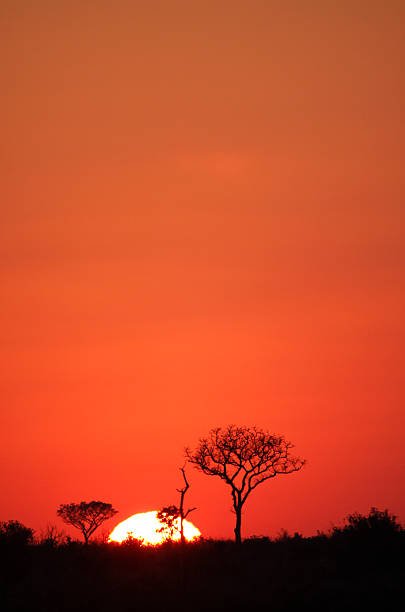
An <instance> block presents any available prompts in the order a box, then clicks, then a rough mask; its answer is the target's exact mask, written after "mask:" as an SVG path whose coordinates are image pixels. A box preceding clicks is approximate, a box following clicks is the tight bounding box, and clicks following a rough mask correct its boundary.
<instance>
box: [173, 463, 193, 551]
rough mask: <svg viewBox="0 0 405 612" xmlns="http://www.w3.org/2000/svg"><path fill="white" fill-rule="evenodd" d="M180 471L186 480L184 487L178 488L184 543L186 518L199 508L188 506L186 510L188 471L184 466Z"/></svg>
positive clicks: (181, 535) (181, 538) (181, 537)
mask: <svg viewBox="0 0 405 612" xmlns="http://www.w3.org/2000/svg"><path fill="white" fill-rule="evenodd" d="M179 469H180V472H181V473H182V475H183V480H184V487H182V488H181V489H177V491H178V492H179V493H180V508H179V513H180V540H181V543H182V544H184V520H185V519H186V518H187V517H188V515H189V514H190V513H191V512H194V510H197V508H188V510H184V497H185V495H186V493H187V491H188V490H189V488H190V485H189V482H188V480H187V476H186V471H185V469H184V467H182V468H179Z"/></svg>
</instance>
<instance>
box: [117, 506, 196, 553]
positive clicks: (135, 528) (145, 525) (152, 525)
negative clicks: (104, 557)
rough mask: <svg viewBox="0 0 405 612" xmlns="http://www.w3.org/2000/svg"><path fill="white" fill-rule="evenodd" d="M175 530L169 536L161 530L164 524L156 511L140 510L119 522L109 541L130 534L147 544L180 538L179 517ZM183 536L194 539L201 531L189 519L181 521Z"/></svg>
mask: <svg viewBox="0 0 405 612" xmlns="http://www.w3.org/2000/svg"><path fill="white" fill-rule="evenodd" d="M175 525H176V527H177V530H176V531H175V533H174V534H173V535H172V536H171V537H170V538H169V537H168V533H167V532H165V531H161V529H162V527H164V524H163V523H162V522H161V521H159V519H158V518H157V512H156V511H152V512H141V513H140V514H134V515H133V516H130V517H129V518H127V519H126V520H125V521H122V522H121V523H119V524H118V525H117V526H116V527H115V528H114V529H113V531H112V532H111V533H110V536H109V538H108V539H109V541H110V542H123V541H124V540H126V539H127V538H128V536H132V537H133V538H136V539H138V540H142V543H143V544H145V545H147V544H153V545H154V544H161V543H162V542H164V541H165V540H167V539H171V540H180V519H177V520H176V521H175ZM183 528H184V537H185V539H186V540H187V541H188V542H191V541H192V540H195V539H197V538H199V537H200V536H201V532H200V530H199V529H197V527H195V525H193V524H192V523H190V521H186V520H184V521H183Z"/></svg>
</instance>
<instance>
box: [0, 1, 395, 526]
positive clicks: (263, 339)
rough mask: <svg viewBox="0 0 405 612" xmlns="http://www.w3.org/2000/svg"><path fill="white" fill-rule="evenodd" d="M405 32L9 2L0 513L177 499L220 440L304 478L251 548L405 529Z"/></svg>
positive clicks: (2, 18) (203, 488) (223, 516)
mask: <svg viewBox="0 0 405 612" xmlns="http://www.w3.org/2000/svg"><path fill="white" fill-rule="evenodd" d="M404 26H405V4H404V3H403V2H402V1H401V0H398V2H397V1H394V0H384V1H382V0H381V1H374V0H367V1H366V0H364V1H362V0H350V1H349V0H342V1H340V2H335V1H332V0H305V1H303V0H278V1H276V0H249V1H247V0H232V1H228V0H204V1H202V0H193V1H192V2H190V1H189V0H182V1H181V0H170V1H169V0H167V1H163V0H160V1H157V0H148V2H146V1H143V0H131V1H129V0H114V2H113V1H112V0H110V1H107V0H97V1H96V0H93V1H91V0H80V1H78V0H58V2H56V3H55V2H54V1H53V0H36V2H31V1H29V0H3V1H2V3H1V7H0V53H1V57H2V66H1V68H0V71H1V72H0V74H1V84H2V96H1V97H0V116H1V123H2V128H1V131H2V137H1V141H0V156H1V164H0V174H1V184H2V188H1V191H2V196H1V219H2V222H1V225H0V270H1V272H0V274H1V284H0V291H1V297H0V319H1V343H0V391H1V409H0V485H1V490H2V492H3V494H2V496H1V500H0V520H9V519H16V520H20V521H22V522H23V523H24V524H26V525H28V526H31V527H33V528H35V529H36V530H37V531H38V532H40V530H41V529H43V528H44V527H45V525H46V524H47V523H52V524H57V525H59V526H62V525H61V523H60V522H58V521H59V519H57V517H56V510H57V508H58V506H59V504H61V503H69V502H73V501H81V500H86V501H90V500H93V499H95V500H98V499H100V500H103V501H106V502H110V503H112V504H113V506H114V507H115V508H117V509H118V510H119V514H118V515H117V516H116V517H115V519H114V520H113V521H111V522H110V524H109V527H110V528H111V529H112V527H113V526H114V525H115V524H116V523H117V522H119V521H121V520H124V519H126V518H127V517H128V516H130V515H132V514H135V513H138V512H146V511H150V510H156V509H160V508H161V507H163V506H165V505H169V504H173V503H178V493H177V492H176V488H179V487H180V486H182V479H181V473H180V472H179V467H181V466H182V465H183V463H184V449H185V447H186V446H189V447H191V448H194V447H195V446H196V444H197V443H198V439H199V438H200V437H202V436H205V435H206V434H207V433H208V431H209V430H210V429H211V428H213V427H216V426H226V425H228V424H230V423H235V424H237V425H247V426H250V425H256V426H258V427H260V428H263V429H266V430H269V431H271V432H274V433H278V434H283V435H285V437H286V438H287V439H288V440H291V441H292V442H293V443H294V444H295V449H294V452H295V453H296V454H298V455H300V456H302V457H305V458H306V459H307V464H306V466H305V468H304V469H303V470H302V471H301V472H298V473H296V474H292V475H289V476H288V477H281V476H280V477H278V478H275V479H272V480H270V481H268V482H266V483H264V484H262V485H261V486H260V487H258V488H257V489H256V490H255V491H254V493H252V496H251V498H250V499H249V500H248V502H247V505H246V506H245V513H244V519H243V520H244V522H243V527H242V529H243V535H244V536H250V535H254V534H255V535H269V536H274V535H276V534H277V533H278V532H280V530H281V529H287V530H288V531H289V532H294V531H299V532H301V533H303V534H304V535H311V534H314V533H316V531H317V530H318V529H320V530H327V529H329V528H330V527H331V525H332V524H339V523H340V522H341V521H342V519H343V518H344V516H346V515H347V514H349V513H352V512H356V511H357V512H361V513H367V512H368V511H369V509H370V507H371V506H376V507H378V508H379V509H385V508H388V509H389V510H390V511H391V512H393V513H394V514H396V515H397V516H399V518H400V520H401V521H402V522H405V493H404V488H403V475H404V468H405V462H404V442H405V440H404V399H405V392H404V356H403V347H404V344H405V337H404V332H405V320H404V312H405V292H404V289H405V286H404V285H405V283H404V279H405V274H404V272H405V270H404V267H405V265H404V264H405V244H404V238H403V237H404V235H405V234H404V185H405V175H404V172H403V168H404V161H405V159H404V157H405V154H404V150H405V149H404V142H405V139H404V136H405V134H404V132H405V128H404V125H405V124H404V121H403V108H404V103H405V100H404V97H405V96H404V94H405V85H404V79H403V66H404V59H405V39H404V36H403V31H404ZM187 474H188V477H189V481H190V485H191V487H190V490H189V492H188V494H187V499H186V504H187V502H188V503H189V505H190V506H197V508H198V510H197V511H195V512H194V513H193V517H192V521H193V522H194V523H195V524H196V525H197V526H198V527H199V529H200V530H201V531H202V532H203V534H204V535H206V536H208V537H218V538H228V537H232V536H233V531H232V530H233V521H234V517H233V515H232V514H231V513H230V508H231V496H230V491H229V490H228V488H227V486H226V485H225V484H224V483H223V482H222V481H219V480H218V481H217V479H215V478H209V477H207V476H204V475H202V474H199V473H198V472H197V471H195V470H194V469H193V468H192V466H189V467H188V468H187ZM106 528H108V527H106Z"/></svg>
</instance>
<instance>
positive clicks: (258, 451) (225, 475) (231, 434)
mask: <svg viewBox="0 0 405 612" xmlns="http://www.w3.org/2000/svg"><path fill="white" fill-rule="evenodd" d="M292 447H293V445H292V444H291V442H288V441H287V440H285V438H284V437H283V436H278V435H275V434H271V433H269V432H267V431H263V430H261V429H258V428H257V427H237V426H236V425H229V426H228V427H225V428H221V427H217V428H215V429H211V431H210V432H209V434H208V437H207V438H201V439H200V440H199V444H198V446H197V448H196V449H195V450H194V451H191V450H190V449H189V448H187V449H186V456H187V459H188V461H189V462H190V463H192V464H193V465H194V467H195V468H196V469H198V470H200V471H201V472H203V473H204V474H207V475H208V476H218V477H219V478H221V479H222V480H224V481H225V482H226V484H227V485H229V487H230V488H231V494H232V503H233V509H234V512H235V515H236V524H235V528H234V532H235V541H236V543H237V544H240V543H241V526H242V508H243V506H244V504H245V502H246V500H247V498H248V496H249V495H250V493H251V492H252V491H253V490H254V489H255V488H256V487H257V486H258V485H259V484H261V483H262V482H264V481H265V480H268V479H269V478H274V477H275V476H278V475H279V474H291V473H292V472H297V471H298V470H300V469H301V468H302V467H303V465H304V464H305V461H304V460H303V459H300V458H299V457H295V456H293V455H291V454H290V450H291V448H292Z"/></svg>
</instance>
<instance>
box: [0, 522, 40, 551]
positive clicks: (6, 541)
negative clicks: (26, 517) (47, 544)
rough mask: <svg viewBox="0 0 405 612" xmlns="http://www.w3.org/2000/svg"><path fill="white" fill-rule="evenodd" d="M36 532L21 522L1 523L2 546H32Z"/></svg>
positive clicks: (0, 540)
mask: <svg viewBox="0 0 405 612" xmlns="http://www.w3.org/2000/svg"><path fill="white" fill-rule="evenodd" d="M33 540H34V530H33V529H31V528H30V527H26V526H25V525H23V524H22V523H20V522H19V521H2V522H0V545H3V546H4V545H7V546H25V545H27V544H32V542H33Z"/></svg>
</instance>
